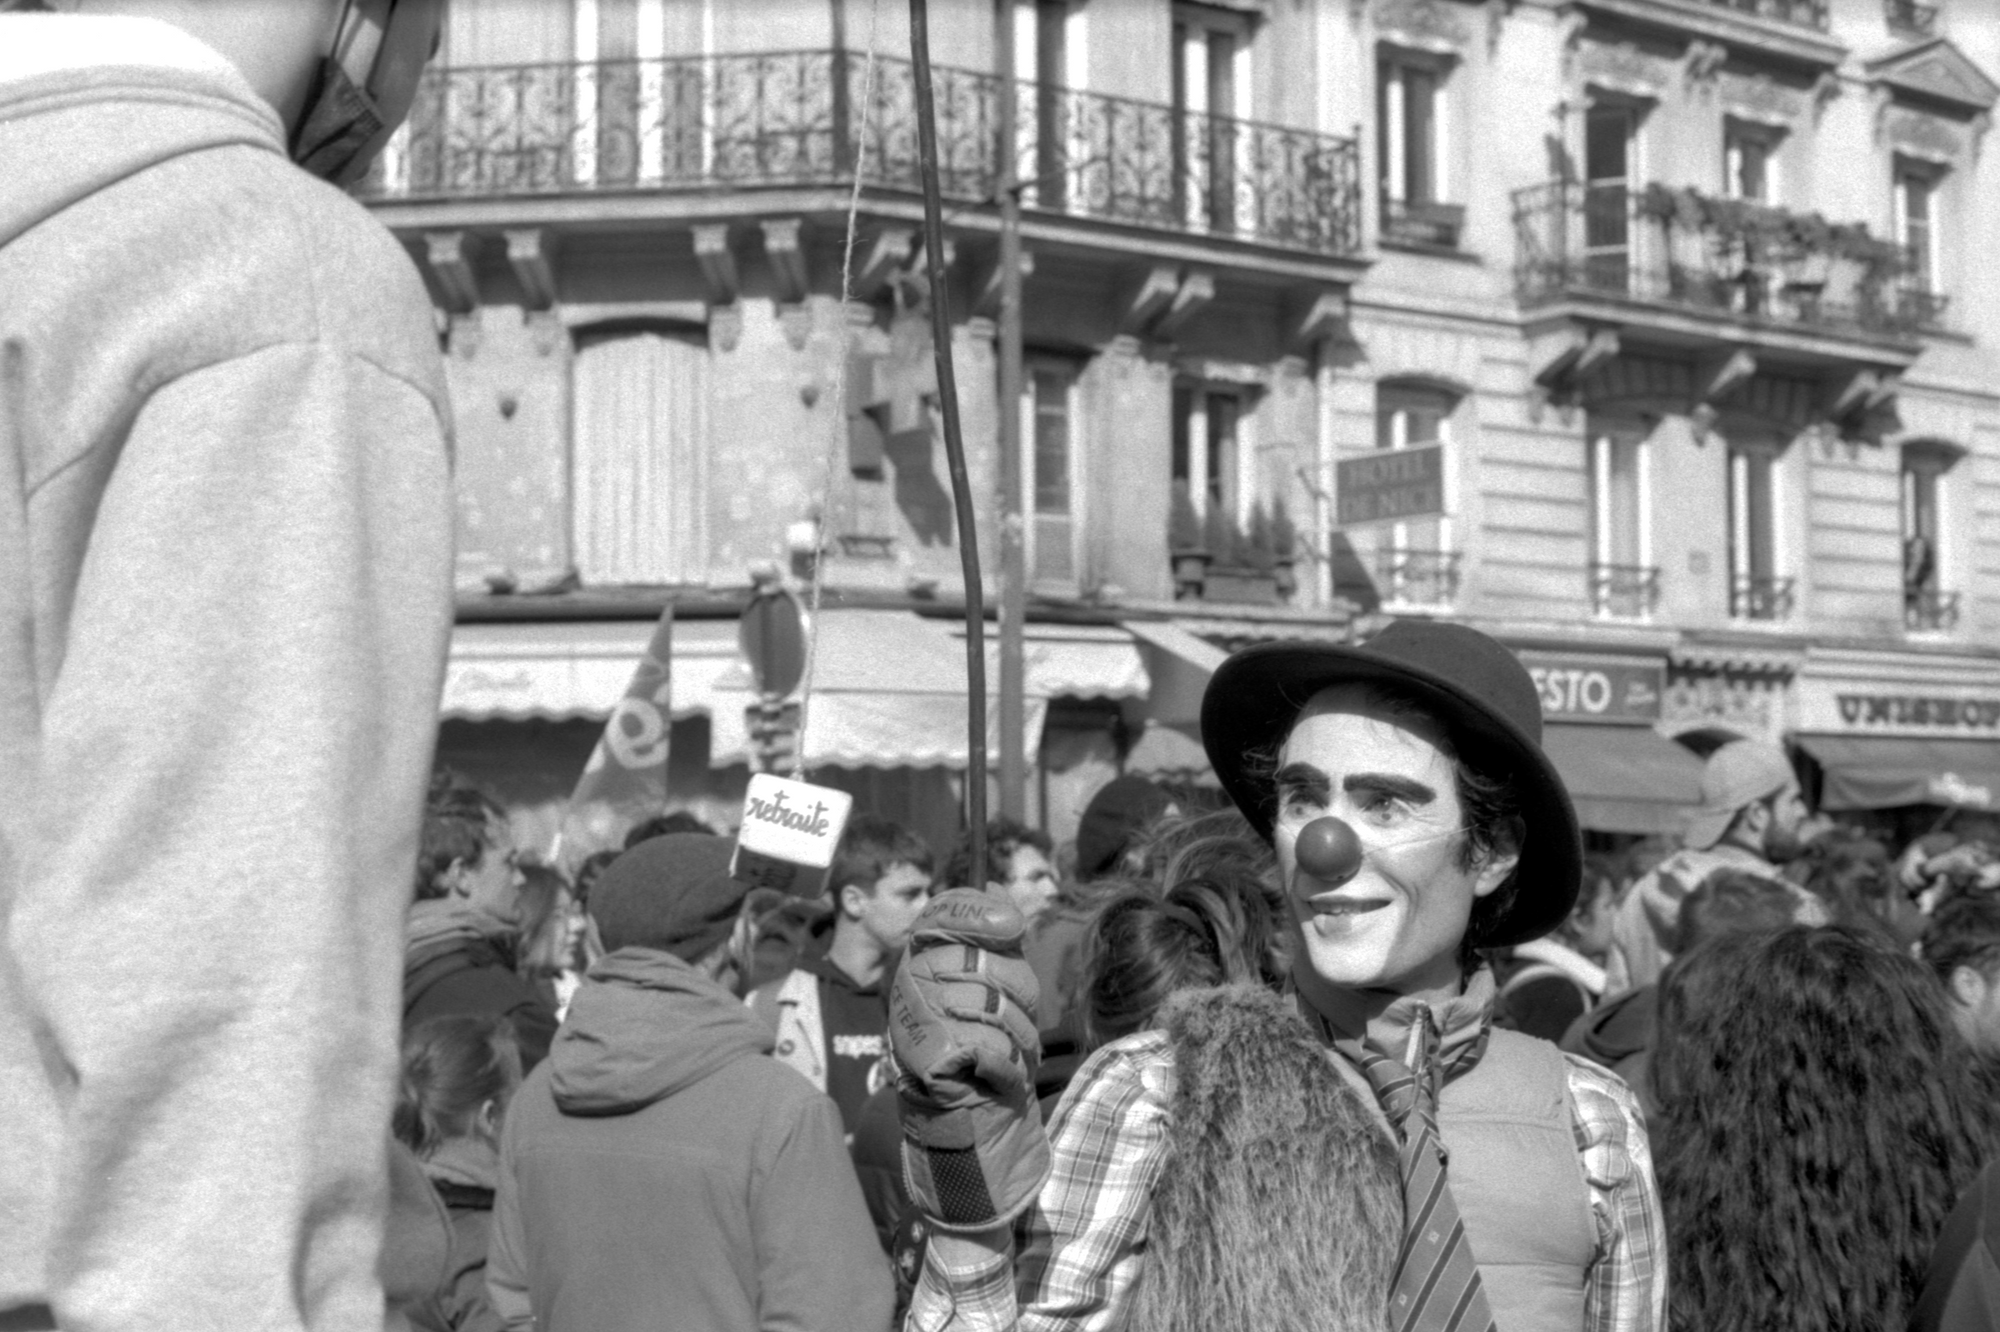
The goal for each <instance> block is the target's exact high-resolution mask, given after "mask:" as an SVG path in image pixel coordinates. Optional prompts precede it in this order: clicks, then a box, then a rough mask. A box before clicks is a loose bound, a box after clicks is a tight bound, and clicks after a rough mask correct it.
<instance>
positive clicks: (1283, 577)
mask: <svg viewBox="0 0 2000 1332" xmlns="http://www.w3.org/2000/svg"><path fill="white" fill-rule="evenodd" d="M1298 560H1299V529H1298V528H1297V527H1295V526H1293V525H1292V514H1291V510H1289V509H1288V508H1286V507H1285V497H1284V496H1283V495H1280V496H1278V497H1277V498H1276V499H1274V500H1272V501H1271V574H1272V576H1273V577H1274V578H1275V579H1276V580H1277V584H1278V600H1280V601H1290V600H1291V599H1292V597H1293V596H1294V595H1296V594H1297V592H1298V590H1299V577H1298V574H1297V572H1296V569H1297V566H1298Z"/></svg>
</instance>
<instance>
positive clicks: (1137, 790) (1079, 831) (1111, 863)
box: [1076, 776, 1173, 883]
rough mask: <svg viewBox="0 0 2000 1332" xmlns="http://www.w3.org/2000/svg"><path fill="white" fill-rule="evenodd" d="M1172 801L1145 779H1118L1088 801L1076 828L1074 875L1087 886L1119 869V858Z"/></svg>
mask: <svg viewBox="0 0 2000 1332" xmlns="http://www.w3.org/2000/svg"><path fill="white" fill-rule="evenodd" d="M1172 803H1173V801H1172V799H1171V798H1170V797H1169V796H1168V795H1167V793H1166V792H1165V791H1162V790H1161V789H1160V788H1159V787H1157V786H1155V785H1153V783H1151V782H1149V781H1147V780H1146V779H1145V778H1144V777H1129V776H1128V777H1120V778H1117V779H1116V780H1114V781H1112V782H1111V783H1110V784H1108V785H1107V786H1105V787H1103V788H1102V789H1101V790H1099V791H1098V793H1097V794H1096V795H1094V796H1092V797H1091V798H1090V804H1089V806H1088V807H1086V808H1085V809H1084V811H1083V821H1082V822H1081V823H1079V824H1078V825H1077V828H1076V873H1077V877H1078V878H1080V879H1082V880H1083V881H1084V882H1086V883H1088V882H1089V881H1090V880H1092V879H1095V878H1097V877H1099V876H1100V875H1104V874H1109V873H1110V872H1111V871H1112V870H1115V869H1117V868H1118V860H1119V857H1121V856H1123V855H1124V854H1125V849H1126V848H1127V847H1129V846H1131V845H1132V839H1133V838H1134V837H1135V836H1137V835H1138V834H1139V833H1140V832H1141V831H1142V830H1143V829H1144V828H1145V827H1146V825H1147V824H1149V823H1151V822H1152V821H1153V820H1154V819H1156V818H1158V817H1159V816H1160V815H1162V814H1164V813H1166V811H1167V806H1168V805H1170V804H1172Z"/></svg>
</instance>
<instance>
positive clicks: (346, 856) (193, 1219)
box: [0, 0, 452, 1332]
mask: <svg viewBox="0 0 2000 1332" xmlns="http://www.w3.org/2000/svg"><path fill="white" fill-rule="evenodd" d="M10 8H12V9H15V10H19V9H20V8H21V6H19V5H14V6H11V7H10ZM37 8H42V7H41V6H37ZM53 8H54V9H56V10H58V11H64V12H35V13H23V12H9V13H5V14H0V181H4V182H5V183H4V185H0V1326H5V1327H8V1328H37V1327H41V1328H48V1327H54V1326H56V1325H57V1324H60V1325H61V1326H63V1327H66V1328H89V1329H92V1332H118V1330H119V1329H127V1328H131V1329H138V1328H147V1329H152V1328H159V1327H163V1326H179V1327H246V1328H247V1327H256V1328H261V1329H266V1330H267V1332H290V1330H292V1329H303V1328H312V1329H336V1328H338V1329H347V1328H362V1327H379V1326H380V1325H381V1322H382V1318H383V1291H382V1286H381V1283H380V1280H379V1278H378V1276H377V1270H376V1258H377V1252H378V1250H379V1249H380V1247H381V1236H382V1226H383V1217H384V1214H385V1209H386V1206H387V1200H388V1165H387V1159H386V1155H385V1152H384V1143H385V1139H386V1135H387V1126H388V1121H389V1112H390V1107H391V1105H392V1104H393V1101H394V1095H395V1085H396V1055H397V1026H398V1013H399V1008H400V1004H399V1001H398V993H399V979H400V974H401V970H402V951H403V913H404V910H405V908H406V907H407V906H408V904H409V898H410V880H411V875H412V872H413V870H414V867H415V860H416V850H417V822H418V817H419V815H420V813H421V811H422V809H423V792H424V782H425V775H426V772H427V770H428V768H429V765H430V756H431V749H432V745H433V742H434V736H435V728H436V719H437V698H438V691H439V686H440V683H441V679H442V676H443V669H444V655H445V647H446V641H447V637H448V635H449V632H450V626H451V615H452V602H451V565H452V508H451V489H450V475H449V464H450V457H449V449H448V444H447V440H448V435H449V425H448V423H449V411H448V406H447V400H446V396H445V386H444V379H443V371H442V365H441V362H440V358H439V355H438V349H437V338H436V334H435V332H434V329H433V325H432V322H431V318H432V316H431V308H430V302H429V300H428V299H427V298H426V296H425V293H424V288H423V283H422V281H421V279H420V278H419V276H418V274H417V272H416V269H415V267H414V265H413V264H412V263H411V261H410V258H409V256H408V255H407V254H406V253H405V252H404V250H403V248H402V247H401V246H400V245H399V244H397V242H396V241H395V239H394V238H393V237H391V236H390V235H389V233H388V232H387V231H385V230H384V229H383V228H382V227H381V226H380V225H379V224H377V223H376V222H375V221H374V220H372V219H371V218H370V217H369V216H368V214H367V212H366V211H365V210H364V209H363V208H361V206H360V205H359V204H357V203H356V202H354V200H352V199H351V198H349V197H348V196H347V195H346V194H344V193H343V192H342V191H341V190H340V189H338V188H337V187H336V184H337V183H338V182H341V181H345V180H348V179H351V178H353V177H354V176H355V175H356V174H357V173H358V172H359V171H360V170H361V169H363V168H364V167H365V166H366V165H367V163H368V160H369V158H370V157H371V156H372V155H373V153H374V152H375V150H377V149H378V148H379V147H380V146H381V144H382V143H383V142H384V141H385V140H386V139H387V137H388V135H389V133H390V132H391V131H392V130H393V129H394V127H395V125H396V123H397V122H398V121H399V120H401V119H402V117H403V115H404V113H405V112H406V110H407V108H408V107H409V105H410V102H411V100H412V98H413V96H414V92H415V86H416V81H417V76H418V74H419V73H420V72H421V70H422V67H423V65H424V62H425V60H426V59H427V58H428V57H429V56H430V54H431V52H432V51H433V49H434V48H435V46H436V41H437V34H438V31H439V22H440V19H441V13H442V8H443V6H442V0H232V2H231V3H207V4H198V3H187V2H186V0H62V2H61V3H57V4H55V5H54V6H53Z"/></svg>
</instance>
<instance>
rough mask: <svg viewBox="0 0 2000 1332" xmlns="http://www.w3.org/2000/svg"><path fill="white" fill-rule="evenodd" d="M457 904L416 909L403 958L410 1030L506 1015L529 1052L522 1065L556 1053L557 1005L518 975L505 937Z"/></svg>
mask: <svg viewBox="0 0 2000 1332" xmlns="http://www.w3.org/2000/svg"><path fill="white" fill-rule="evenodd" d="M454 908H456V904H455V903H447V902H442V901H428V902H419V903H417V904H416V905H415V907H413V908H412V909H411V912H410V939H409V944H408V948H407V951H406V952H405V953H404V956H403V1027H404V1029H405V1030H407V1029H409V1028H410V1027H411V1026H412V1025H414V1024H416V1023H418V1022H421V1021H423V1020H424V1019H425V1018H432V1017H443V1016H446V1015H465V1016H469V1017H504V1018H506V1019H507V1023H508V1025H509V1026H511V1027H512V1028H513V1029H514V1040H515V1042H516V1043H517V1044H518V1045H519V1046H520V1047H521V1067H522V1068H523V1069H524V1070H525V1069H531V1068H533V1067H534V1066H535V1065H536V1064H539V1063H541V1062H542V1060H543V1059H544V1058H546V1057H547V1055H548V1053H549V1042H550V1040H552V1039H553V1038H554V1037H555V1034H556V1012H555V1008H554V1007H553V1006H552V1005H551V1004H550V1003H549V1001H548V1000H547V999H546V998H544V997H543V996H542V995H540V994H538V993H536V991H535V987H534V986H533V985H531V984H529V983H528V982H527V981H525V980H522V979H521V977H520V975H519V974H518V973H516V972H515V970H514V964H513V959H512V958H511V957H510V956H509V950H508V948H507V945H506V941H505V940H504V939H498V938H495V937H494V936H493V935H491V934H489V933H487V932H486V926H485V923H484V918H482V917H479V916H477V914H476V913H473V912H468V911H464V910H463V909H454Z"/></svg>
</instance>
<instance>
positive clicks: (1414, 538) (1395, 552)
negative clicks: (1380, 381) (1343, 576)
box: [1375, 384, 1458, 606]
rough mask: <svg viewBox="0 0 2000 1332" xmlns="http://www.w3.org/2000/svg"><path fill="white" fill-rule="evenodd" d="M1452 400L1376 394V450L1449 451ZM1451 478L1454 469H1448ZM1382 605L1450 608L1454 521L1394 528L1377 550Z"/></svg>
mask: <svg viewBox="0 0 2000 1332" xmlns="http://www.w3.org/2000/svg"><path fill="white" fill-rule="evenodd" d="M1456 405H1457V404H1456V402H1455V401H1454V399H1453V397H1452V395H1451V394H1449V393H1446V392H1443V391H1442V390H1439V389H1433V388H1426V387H1422V386H1418V385H1404V384H1384V385H1382V386H1381V387H1379V388H1377V389H1376V391H1375V447H1376V448H1378V449H1411V448H1421V447H1423V446H1425V445H1439V446H1443V447H1445V448H1447V449H1448V448H1449V446H1450V444H1451V415H1452V409H1453V408H1454V407H1455V406H1456ZM1445 474H1446V475H1447V477H1448V476H1449V475H1450V469H1449V467H1447V468H1446V469H1445ZM1377 551H1378V557H1377V558H1378V566H1377V570H1376V573H1377V579H1378V585H1379V586H1380V588H1381V592H1382V600H1383V601H1384V602H1386V603H1390V604H1399V605H1412V606H1441V605H1447V604H1449V603H1450V602H1451V600H1452V598H1453V597H1454V596H1456V595H1457V592H1458V552H1457V551H1455V550H1453V549H1451V519H1450V518H1449V517H1446V516H1444V515H1442V514H1440V515H1438V516H1436V517H1429V518H1412V519H1410V520H1408V521H1406V522H1400V523H1395V524H1392V525H1391V526H1390V527H1389V528H1388V530H1387V533H1386V539H1385V540H1383V541H1382V543H1381V544H1380V545H1379V546H1378V547H1377Z"/></svg>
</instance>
